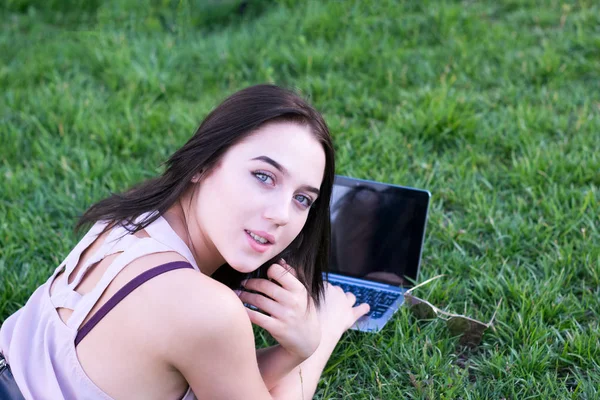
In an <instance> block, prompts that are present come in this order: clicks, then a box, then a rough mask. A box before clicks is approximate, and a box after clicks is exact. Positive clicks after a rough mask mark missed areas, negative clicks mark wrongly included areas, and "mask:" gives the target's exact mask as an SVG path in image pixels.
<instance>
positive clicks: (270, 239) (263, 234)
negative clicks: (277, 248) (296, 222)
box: [245, 229, 275, 245]
mask: <svg viewBox="0 0 600 400" xmlns="http://www.w3.org/2000/svg"><path fill="white" fill-rule="evenodd" d="M245 231H246V233H252V234H253V235H254V236H260V237H261V238H263V239H266V240H267V243H265V245H267V244H275V237H274V236H273V235H271V234H268V233H267V232H263V231H251V230H249V229H245ZM261 244H262V243H261Z"/></svg>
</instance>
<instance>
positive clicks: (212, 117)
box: [76, 85, 335, 305]
mask: <svg viewBox="0 0 600 400" xmlns="http://www.w3.org/2000/svg"><path fill="white" fill-rule="evenodd" d="M274 121H289V122H294V123H298V124H301V125H306V126H308V127H310V130H311V132H312V133H313V135H314V136H315V138H316V139H317V140H318V141H319V142H320V143H321V144H322V146H323V150H324V152H325V171H324V175H323V182H322V183H321V187H320V189H319V190H320V195H319V198H318V199H317V200H316V201H315V202H314V204H313V205H312V206H311V208H310V211H309V214H308V218H307V220H306V223H305V225H304V227H303V229H302V231H301V232H300V234H299V235H298V237H296V238H295V239H294V241H293V242H292V243H291V244H290V245H289V246H288V247H287V248H286V249H285V250H284V251H283V252H282V253H281V254H278V255H277V256H276V257H273V258H272V259H271V260H269V261H268V262H266V263H265V264H263V265H262V266H260V267H259V268H258V269H257V270H256V271H255V272H253V273H251V274H243V273H240V272H238V271H236V270H234V269H233V268H231V267H230V266H229V265H227V264H225V265H223V266H221V267H220V268H219V269H218V270H217V271H216V272H215V273H214V274H213V275H212V277H213V278H214V279H216V280H218V281H220V282H222V283H224V284H226V285H228V286H229V287H231V288H236V287H238V286H239V284H240V282H241V281H242V280H243V279H246V278H248V277H266V269H267V268H268V267H269V266H270V265H271V264H272V263H274V262H276V261H277V260H279V259H280V258H281V257H283V258H284V259H285V260H286V261H287V262H288V264H290V265H291V266H293V267H294V268H295V269H296V271H297V273H298V279H299V280H300V281H301V282H302V283H303V284H304V286H305V287H306V288H307V290H308V292H309V294H310V296H311V297H312V298H313V300H314V301H315V304H316V305H319V303H320V300H321V298H322V294H323V276H322V274H323V272H325V271H326V270H327V265H328V262H329V249H330V220H329V202H330V197H331V191H332V187H333V180H334V174H335V161H334V150H333V144H332V140H331V136H330V133H329V128H328V127H327V124H326V123H325V121H324V120H323V117H322V116H321V114H320V113H319V112H318V111H316V110H315V109H314V108H313V107H312V106H311V105H310V104H308V103H307V102H306V101H305V100H303V99H302V98H301V97H300V96H298V95H297V94H296V93H294V92H292V91H290V90H287V89H283V88H281V87H278V86H275V85H256V86H251V87H249V88H246V89H243V90H241V91H239V92H237V93H234V94H233V95H231V96H230V97H229V98H227V99H226V100H225V101H223V103H221V104H220V105H219V106H218V107H217V108H216V109H214V110H213V111H212V112H211V113H210V114H208V116H207V117H206V118H205V119H204V121H203V122H202V124H201V125H200V127H199V128H198V129H197V130H196V133H195V134H194V135H193V136H192V137H191V138H190V139H189V140H188V142H187V143H186V144H185V145H184V146H183V147H181V148H180V149H179V150H177V151H176V152H175V153H174V154H173V155H172V156H171V157H170V158H169V160H168V161H167V162H166V170H165V172H164V173H163V174H162V175H161V176H159V177H157V178H154V179H150V180H147V181H145V182H142V183H141V184H139V185H137V186H134V187H133V188H131V189H129V190H128V191H126V192H124V193H121V194H112V195H111V196H110V197H108V198H106V199H103V200H100V201H99V202H97V203H95V204H94V205H92V206H91V207H90V208H89V209H88V210H87V211H86V212H85V213H84V214H83V215H82V216H81V218H80V219H79V221H78V222H77V225H76V229H80V228H81V227H83V226H86V225H88V224H91V223H94V222H96V221H108V222H109V225H108V226H111V224H120V225H122V226H124V227H127V228H128V229H129V230H130V232H132V233H133V232H137V231H139V230H142V229H144V228H145V227H146V226H148V225H149V224H150V223H152V222H153V221H155V220H156V219H157V218H158V217H159V216H160V215H162V214H163V213H165V212H166V211H167V210H168V209H169V208H170V207H171V206H172V205H173V204H174V203H175V202H176V201H177V200H178V199H179V198H180V197H181V196H182V194H183V193H184V192H185V191H186V190H187V189H189V188H190V186H191V185H194V183H192V177H194V175H195V174H197V173H199V172H200V173H201V178H200V180H199V182H198V183H197V184H200V185H201V184H202V176H205V175H206V174H209V173H210V171H211V170H212V168H214V166H215V165H216V164H217V163H218V161H219V160H220V159H221V157H222V156H223V155H224V154H225V152H226V151H227V150H228V149H229V148H230V147H231V146H233V145H235V144H236V143H238V142H239V141H240V140H242V139H244V138H245V137H247V136H248V135H250V134H251V133H253V132H254V131H255V130H256V129H258V128H259V127H260V126H262V125H263V124H265V123H268V122H274ZM153 211H156V213H154V214H152V215H151V216H150V217H148V218H146V219H144V220H142V221H137V222H136V219H137V218H138V217H139V216H141V215H142V214H144V213H146V212H153Z"/></svg>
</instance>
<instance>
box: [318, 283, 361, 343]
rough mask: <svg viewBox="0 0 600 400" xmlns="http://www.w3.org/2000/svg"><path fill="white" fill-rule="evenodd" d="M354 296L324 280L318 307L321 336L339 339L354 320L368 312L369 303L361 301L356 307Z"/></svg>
mask: <svg viewBox="0 0 600 400" xmlns="http://www.w3.org/2000/svg"><path fill="white" fill-rule="evenodd" d="M355 303H356V296H354V295H353V294H352V293H350V292H347V293H344V290H343V289H342V288H341V287H339V286H333V285H332V284H331V283H329V282H325V296H324V298H323V303H322V304H321V307H320V308H319V319H320V321H321V331H322V335H323V338H324V339H325V338H328V339H333V340H339V338H340V337H341V336H342V334H343V333H344V332H346V331H347V330H348V329H350V327H352V325H354V324H355V323H356V321H357V320H358V319H359V318H360V317H362V316H363V315H365V314H366V313H368V312H369V304H367V303H363V304H360V305H358V306H356V307H354V304H355Z"/></svg>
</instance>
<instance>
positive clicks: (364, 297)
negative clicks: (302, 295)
mask: <svg viewBox="0 0 600 400" xmlns="http://www.w3.org/2000/svg"><path fill="white" fill-rule="evenodd" d="M329 282H331V283H332V284H334V285H336V286H339V287H341V288H342V289H343V290H344V292H352V293H353V294H354V295H355V296H356V304H360V303H369V306H370V307H371V309H370V310H369V313H368V314H367V315H368V316H369V317H371V318H372V319H377V318H381V317H382V316H383V314H385V312H386V311H387V310H388V308H390V306H391V305H392V304H394V302H395V301H396V300H398V297H400V293H395V292H386V291H384V290H381V289H371V288H366V287H362V286H355V285H351V284H348V283H341V282H336V281H335V280H333V279H330V280H329Z"/></svg>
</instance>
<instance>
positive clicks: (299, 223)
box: [279, 216, 307, 251]
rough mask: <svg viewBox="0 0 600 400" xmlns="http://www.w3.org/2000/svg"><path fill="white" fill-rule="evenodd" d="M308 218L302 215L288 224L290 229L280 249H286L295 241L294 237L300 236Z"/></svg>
mask: <svg viewBox="0 0 600 400" xmlns="http://www.w3.org/2000/svg"><path fill="white" fill-rule="evenodd" d="M306 220H307V218H306V217H304V216H302V217H299V218H298V219H297V220H296V221H294V222H292V223H290V224H288V227H289V229H288V230H287V232H286V235H285V240H283V242H284V243H282V247H281V249H279V251H283V250H285V249H286V248H287V247H288V246H289V245H290V244H291V243H292V242H293V241H294V239H296V238H297V237H298V235H299V234H300V232H301V231H302V228H304V225H305V224H306Z"/></svg>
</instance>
